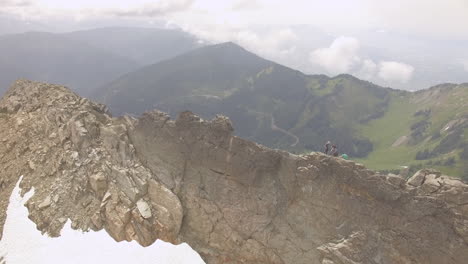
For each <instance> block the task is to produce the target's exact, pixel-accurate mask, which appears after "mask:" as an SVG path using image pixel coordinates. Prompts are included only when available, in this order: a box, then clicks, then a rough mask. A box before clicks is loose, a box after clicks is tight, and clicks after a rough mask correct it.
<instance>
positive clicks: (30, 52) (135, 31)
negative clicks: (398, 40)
mask: <svg viewBox="0 0 468 264" xmlns="http://www.w3.org/2000/svg"><path fill="white" fill-rule="evenodd" d="M198 46H200V44H198V43H197V40H196V39H195V38H194V37H193V36H191V35H189V34H187V33H184V32H181V31H178V30H166V29H150V28H102V29H94V30H86V31H77V32H72V33H64V34H51V33H43V32H42V33H41V32H29V33H23V34H14V35H4V36H0V71H1V75H0V93H3V91H5V90H6V89H7V87H9V86H10V84H11V83H12V82H13V81H15V80H16V79H20V78H28V79H34V80H38V81H47V82H54V83H60V84H64V85H68V86H70V87H73V89H75V90H76V91H77V92H79V93H80V94H81V95H85V96H89V95H90V94H92V92H93V91H94V89H96V88H97V87H100V86H102V85H104V84H106V83H108V82H110V81H111V80H113V79H115V78H117V77H119V76H121V75H122V74H124V73H127V72H130V71H134V70H136V69H138V68H140V67H142V66H144V65H148V64H152V63H155V62H158V61H161V60H163V59H167V58H171V57H174V56H176V55H178V54H180V53H183V52H186V51H189V50H192V49H194V48H196V47H198Z"/></svg>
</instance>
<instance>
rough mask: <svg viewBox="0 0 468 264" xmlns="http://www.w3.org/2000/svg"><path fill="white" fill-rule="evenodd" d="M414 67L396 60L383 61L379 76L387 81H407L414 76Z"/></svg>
mask: <svg viewBox="0 0 468 264" xmlns="http://www.w3.org/2000/svg"><path fill="white" fill-rule="evenodd" d="M413 72H414V67H413V66H411V65H408V64H405V63H401V62H396V61H382V62H380V65H379V73H378V76H379V77H380V78H382V79H383V80H384V81H386V82H390V83H391V82H399V83H407V82H408V81H409V80H411V78H412V77H413Z"/></svg>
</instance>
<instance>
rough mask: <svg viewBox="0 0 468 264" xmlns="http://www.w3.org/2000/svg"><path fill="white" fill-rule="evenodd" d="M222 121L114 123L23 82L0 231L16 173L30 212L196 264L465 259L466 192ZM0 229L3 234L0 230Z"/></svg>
mask: <svg viewBox="0 0 468 264" xmlns="http://www.w3.org/2000/svg"><path fill="white" fill-rule="evenodd" d="M232 132H233V127H232V124H231V122H230V121H229V119H227V118H226V117H223V116H218V117H216V118H215V119H213V120H211V121H206V120H202V119H200V118H199V117H197V116H196V115H194V114H192V113H190V112H184V113H181V114H180V115H179V117H178V118H177V119H176V120H171V119H170V118H169V116H168V115H166V114H165V113H162V112H158V111H153V112H149V113H146V114H144V115H143V116H141V117H140V118H139V119H134V118H131V117H128V116H124V117H119V118H113V117H111V116H110V114H109V113H108V111H107V109H106V107H105V106H104V105H100V104H96V103H93V102H91V101H89V100H87V99H85V98H81V97H79V96H77V95H76V94H74V93H72V92H71V91H69V90H68V89H67V88H65V87H62V86H57V85H50V84H44V83H35V82H30V81H25V80H21V81H18V82H16V83H15V84H14V85H13V87H12V88H11V89H10V90H9V91H8V93H7V94H6V95H5V96H4V97H3V99H2V100H1V101H0V135H1V136H0V141H1V144H0V170H1V171H2V172H1V175H2V177H1V178H0V227H2V226H3V223H4V220H5V213H6V207H7V203H8V197H9V196H10V194H11V191H12V189H13V187H14V185H15V183H16V181H17V180H18V179H19V177H20V176H21V175H23V176H24V177H23V181H22V182H21V187H22V189H23V191H24V192H26V191H28V190H30V189H31V188H34V190H35V194H34V196H33V197H32V198H31V199H30V200H29V201H28V203H27V207H28V209H29V212H30V216H29V217H30V219H31V220H32V221H34V222H35V223H36V225H37V228H38V229H39V230H41V231H43V232H46V233H48V234H50V235H52V236H58V235H60V230H61V228H62V227H63V225H64V223H65V222H66V221H67V220H68V219H70V220H71V221H72V227H73V228H75V229H81V230H101V229H105V230H106V231H107V232H108V233H109V235H111V236H112V237H113V238H114V239H115V240H116V241H122V240H136V241H138V242H139V243H140V244H141V245H143V246H147V245H150V244H152V243H153V242H154V241H155V240H156V239H163V240H165V241H169V242H172V243H181V242H187V243H189V244H190V245H191V246H192V247H193V248H194V249H195V250H197V252H199V253H200V255H201V256H202V257H203V259H204V260H205V261H206V263H297V264H301V263H321V264H333V263H334V264H348V263H353V264H354V263H376V264H377V263H434V264H435V263H437V264H438V263H465V261H466V259H468V186H467V185H466V184H464V183H463V182H461V181H459V180H457V179H452V178H450V177H447V176H444V175H441V174H440V173H438V172H436V171H432V170H422V171H419V172H418V173H417V174H415V175H414V176H413V177H411V178H410V179H409V180H405V179H403V178H401V177H398V176H395V175H379V174H377V173H375V172H373V171H370V170H367V169H366V168H365V167H363V166H362V165H360V164H357V163H354V162H352V161H345V160H342V159H336V158H332V157H329V156H325V155H322V154H319V153H313V154H311V155H305V156H297V155H292V154H290V153H287V152H283V151H278V150H271V149H268V148H265V147H263V146H260V145H258V144H255V143H253V142H249V141H246V140H243V139H240V138H238V137H235V136H233V135H232ZM0 231H1V230H0Z"/></svg>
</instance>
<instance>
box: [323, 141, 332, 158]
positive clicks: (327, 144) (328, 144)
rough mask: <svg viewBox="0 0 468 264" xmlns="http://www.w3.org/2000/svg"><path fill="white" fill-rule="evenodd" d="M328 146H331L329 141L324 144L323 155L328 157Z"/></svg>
mask: <svg viewBox="0 0 468 264" xmlns="http://www.w3.org/2000/svg"><path fill="white" fill-rule="evenodd" d="M330 145H331V142H330V141H327V143H325V151H324V153H325V155H328V152H329V151H330Z"/></svg>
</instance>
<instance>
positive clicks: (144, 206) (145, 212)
mask: <svg viewBox="0 0 468 264" xmlns="http://www.w3.org/2000/svg"><path fill="white" fill-rule="evenodd" d="M137 208H138V211H139V212H140V214H141V216H142V217H143V218H145V219H148V218H151V216H152V214H151V207H150V206H149V205H148V203H147V202H145V201H144V200H139V201H138V202H137Z"/></svg>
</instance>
